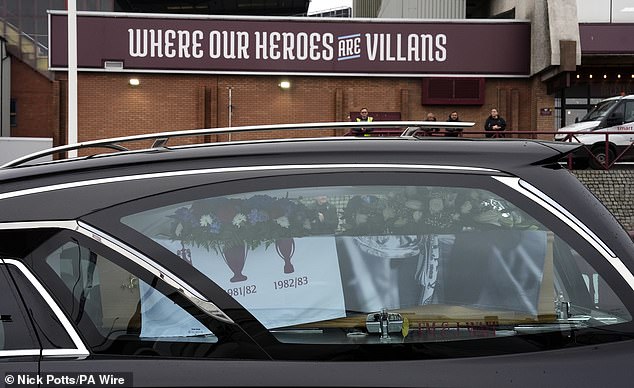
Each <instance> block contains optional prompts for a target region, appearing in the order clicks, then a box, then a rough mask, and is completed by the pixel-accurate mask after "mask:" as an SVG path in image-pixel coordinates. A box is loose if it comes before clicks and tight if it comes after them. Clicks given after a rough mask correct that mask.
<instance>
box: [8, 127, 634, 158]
mask: <svg viewBox="0 0 634 388" xmlns="http://www.w3.org/2000/svg"><path fill="white" fill-rule="evenodd" d="M474 124H475V123H473V122H441V121H374V122H369V123H368V122H323V123H303V124H273V125H256V126H243V127H228V128H203V129H192V130H182V131H171V132H160V133H147V134H141V135H134V136H126V137H118V138H111V139H103V140H91V141H86V142H81V143H77V144H69V145H62V146H58V147H54V148H51V149H48V150H44V151H40V152H36V153H33V154H30V155H26V156H24V157H21V158H18V159H16V160H13V161H11V162H9V163H7V164H5V165H4V166H2V167H14V166H18V165H21V164H25V163H27V162H30V161H33V160H36V159H39V158H42V157H45V156H50V155H56V154H63V153H65V152H67V151H72V150H84V149H89V148H93V149H107V150H109V151H114V152H126V151H131V149H130V148H128V147H129V146H124V145H123V144H125V143H127V144H133V145H138V144H135V142H139V141H143V140H150V141H152V143H151V145H150V146H149V149H156V148H167V143H168V141H169V140H170V139H173V138H185V137H193V138H196V137H201V136H202V141H200V138H196V139H194V143H187V145H192V144H206V143H215V142H212V141H210V139H209V135H220V134H232V133H248V132H257V131H269V132H270V131H281V133H285V134H288V132H287V131H289V130H290V131H298V130H302V131H303V130H311V131H314V133H315V134H318V133H319V132H320V131H323V130H330V131H331V132H330V134H332V133H333V132H332V130H346V129H347V130H348V132H347V133H346V134H345V135H347V136H361V137H402V138H410V139H426V138H437V137H446V138H448V139H465V140H466V139H477V138H480V139H481V138H488V139H489V140H497V139H500V140H498V141H502V140H503V139H504V138H507V139H516V140H517V139H527V140H539V141H554V139H555V135H559V136H558V138H559V140H558V141H561V142H571V143H579V148H578V149H577V151H575V152H573V153H572V154H569V155H568V156H567V160H566V161H565V162H566V165H567V167H568V168H570V169H574V168H577V167H579V165H580V164H581V165H583V164H590V165H591V166H592V167H594V168H599V169H605V170H608V169H610V168H613V167H614V166H615V165H616V164H617V163H620V162H622V161H624V160H628V159H630V158H631V159H632V160H634V150H632V148H634V140H632V141H629V143H628V144H625V145H619V146H617V145H616V144H614V142H613V141H611V137H610V136H615V135H620V136H623V135H631V139H634V131H610V132H596V131H585V132H558V131H510V130H506V131H473V130H472V127H473V125H474ZM362 129H371V130H370V131H360V130H362ZM330 134H329V135H330ZM584 135H593V136H594V137H595V138H596V136H598V135H599V136H601V137H604V138H603V140H601V141H598V142H597V141H595V142H594V143H593V144H584V143H582V141H583V138H582V136H584ZM281 137H282V138H288V136H281ZM321 137H323V135H322V136H321ZM269 140H272V139H269ZM246 141H252V140H246ZM142 149H143V148H142ZM144 149H148V146H146V147H145V148H144ZM617 151H618V152H617ZM579 161H581V162H579Z"/></svg>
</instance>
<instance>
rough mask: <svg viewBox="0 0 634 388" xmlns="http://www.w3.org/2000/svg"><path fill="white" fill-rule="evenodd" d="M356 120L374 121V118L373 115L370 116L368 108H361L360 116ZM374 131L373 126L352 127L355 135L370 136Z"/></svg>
mask: <svg viewBox="0 0 634 388" xmlns="http://www.w3.org/2000/svg"><path fill="white" fill-rule="evenodd" d="M355 121H356V122H358V123H360V122H364V121H365V122H368V123H370V122H372V121H374V118H372V116H368V108H361V110H360V111H359V117H357V119H356V120H355ZM371 132H372V128H352V134H353V135H354V136H370V133H371Z"/></svg>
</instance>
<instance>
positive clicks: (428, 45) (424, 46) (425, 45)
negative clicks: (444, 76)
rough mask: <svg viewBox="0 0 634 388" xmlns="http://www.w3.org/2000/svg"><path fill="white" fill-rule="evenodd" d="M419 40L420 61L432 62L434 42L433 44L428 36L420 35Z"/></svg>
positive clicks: (431, 37) (431, 38)
mask: <svg viewBox="0 0 634 388" xmlns="http://www.w3.org/2000/svg"><path fill="white" fill-rule="evenodd" d="M420 38H421V45H420V50H421V53H420V59H421V61H430V62H431V61H433V60H434V56H433V50H434V42H433V38H434V37H433V36H432V35H429V34H422V35H421V36H420Z"/></svg>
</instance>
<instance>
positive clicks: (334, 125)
mask: <svg viewBox="0 0 634 388" xmlns="http://www.w3.org/2000/svg"><path fill="white" fill-rule="evenodd" d="M474 124H475V123H472V122H446V121H372V122H323V123H303V124H272V125H252V126H243V127H225V128H203V129H190V130H181V131H171V132H158V133H146V134H141V135H133V136H125V137H115V138H110V139H101V140H91V141H86V142H81V143H75V144H68V145H63V146H58V147H53V148H49V149H47V150H42V151H38V152H34V153H32V154H29V155H25V156H22V157H20V158H17V159H14V160H12V161H10V162H7V163H5V164H4V165H2V166H0V168H5V167H16V166H19V165H22V164H24V163H26V162H29V161H32V160H36V159H39V158H42V157H44V156H50V155H55V154H58V153H62V152H67V151H73V150H80V149H86V148H107V149H114V150H116V151H129V149H128V148H126V147H124V146H122V145H121V144H120V143H126V142H133V141H139V140H151V139H154V143H153V144H152V146H151V148H161V147H166V144H167V142H168V141H169V139H171V138H175V137H188V136H203V135H217V134H228V133H240V132H256V131H278V130H315V129H342V128H343V129H345V128H403V132H402V134H401V137H412V136H413V135H414V133H416V132H417V131H418V130H420V129H421V127H432V128H469V127H472V126H473V125H474Z"/></svg>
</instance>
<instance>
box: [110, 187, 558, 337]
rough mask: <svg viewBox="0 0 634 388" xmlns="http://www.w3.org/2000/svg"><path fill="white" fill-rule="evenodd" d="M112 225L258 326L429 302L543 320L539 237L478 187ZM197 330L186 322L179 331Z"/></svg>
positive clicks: (223, 209) (299, 194)
mask: <svg viewBox="0 0 634 388" xmlns="http://www.w3.org/2000/svg"><path fill="white" fill-rule="evenodd" d="M121 221H122V223H123V224H124V225H127V226H129V227H131V228H132V229H134V230H136V231H138V232H140V233H142V234H143V235H145V236H147V237H148V238H150V239H152V240H153V241H154V242H156V243H158V244H160V245H161V246H163V247H164V248H166V249H167V250H169V251H170V252H172V253H173V254H174V255H177V256H178V257H180V258H181V259H182V260H183V261H184V264H185V265H193V266H194V267H195V268H196V269H198V270H199V271H201V272H202V273H203V274H204V275H206V276H207V277H208V278H209V279H211V280H212V281H214V282H215V283H216V284H218V285H219V286H220V287H222V288H223V289H224V290H225V291H226V292H227V293H228V294H229V295H231V296H232V297H233V298H235V299H236V300H237V301H238V302H239V303H241V304H242V305H243V306H244V307H245V308H246V309H247V310H248V311H249V312H251V313H252V314H253V315H254V316H255V317H256V318H257V319H258V320H259V321H260V322H261V323H262V324H263V325H264V326H265V327H267V328H269V329H271V328H280V327H289V326H297V325H305V324H310V323H314V322H320V321H327V320H333V319H339V318H345V317H347V316H349V314H370V313H373V312H379V311H384V310H390V311H415V310H416V309H419V308H421V307H425V306H432V305H436V306H462V307H465V308H472V309H482V311H499V312H508V313H509V314H512V315H513V316H514V317H522V316H523V317H526V318H527V319H534V320H537V319H538V316H542V315H546V314H551V315H552V314H554V312H553V289H552V282H553V279H552V237H550V236H551V233H550V232H549V231H548V230H547V229H545V228H544V227H543V226H542V225H541V224H540V223H538V222H537V221H536V220H534V219H533V218H532V217H530V216H528V215H527V214H525V213H524V212H523V211H521V210H519V209H517V208H515V207H514V206H513V205H512V204H510V203H508V202H507V201H506V200H504V199H503V198H500V197H499V196H497V195H495V194H493V193H491V192H488V191H486V190H482V189H471V188H457V187H427V186H357V187H327V188H323V187H321V188H301V189H288V190H275V191H262V192H255V193H243V194H238V195H229V196H222V197H211V198H201V199H196V200H190V201H186V202H178V203H174V204H172V205H168V206H164V207H160V208H155V209H151V210H146V211H143V212H140V213H136V214H132V215H129V216H125V217H123V218H122V219H121ZM144 291H145V292H144ZM148 291H149V288H147V287H146V288H145V290H142V293H141V295H143V297H142V298H146V299H147V298H149V297H150V295H148V294H147V292H148ZM143 304H144V301H143V300H142V305H143ZM148 305H151V306H152V309H148V310H147V311H145V310H144V313H143V314H142V319H144V320H147V321H148V322H152V324H151V325H145V324H144V325H142V327H143V328H144V332H142V335H143V336H148V337H152V336H158V334H157V333H163V332H166V330H165V328H162V327H160V320H159V319H155V318H156V317H159V316H161V315H164V314H165V313H166V312H167V311H166V310H163V309H162V308H161V307H160V306H155V305H154V303H148ZM165 308H167V309H169V308H171V307H170V306H166V307H165ZM150 310H151V311H150ZM169 314H174V311H171V310H170V311H169ZM146 326H147V327H146ZM181 330H182V329H181ZM200 330H203V329H202V328H196V327H195V324H194V327H192V328H191V330H189V332H196V331H200ZM170 335H172V336H174V335H177V334H175V333H173V332H172V333H170ZM181 335H187V334H186V333H185V332H183V333H181Z"/></svg>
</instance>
